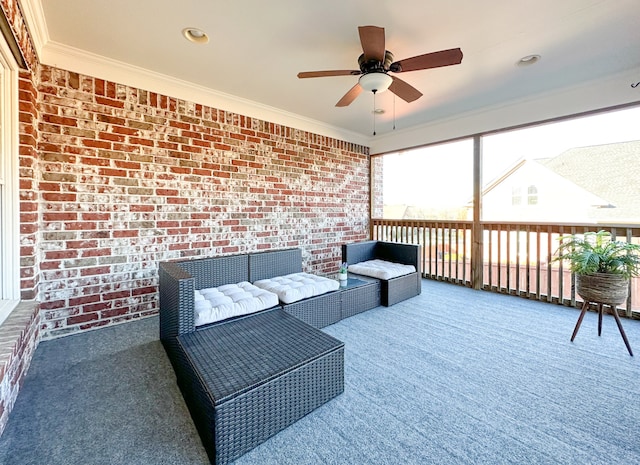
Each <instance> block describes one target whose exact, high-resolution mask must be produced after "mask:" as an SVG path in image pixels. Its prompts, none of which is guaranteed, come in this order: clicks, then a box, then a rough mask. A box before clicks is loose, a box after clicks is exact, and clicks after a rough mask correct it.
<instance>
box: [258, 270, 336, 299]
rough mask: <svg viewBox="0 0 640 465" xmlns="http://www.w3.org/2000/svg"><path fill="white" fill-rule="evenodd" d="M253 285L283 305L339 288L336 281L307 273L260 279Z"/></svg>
mask: <svg viewBox="0 0 640 465" xmlns="http://www.w3.org/2000/svg"><path fill="white" fill-rule="evenodd" d="M253 284H255V285H256V286H258V287H260V288H262V289H265V290H267V291H270V292H273V293H275V294H277V295H278V297H279V298H280V301H281V302H282V303H285V304H290V303H292V302H297V301H299V300H302V299H306V298H308V297H313V296H316V295H320V294H325V293H327V292H330V291H336V290H338V288H340V283H339V282H338V281H336V280H333V279H329V278H325V277H322V276H316V275H313V274H309V273H292V274H288V275H285V276H276V277H275V278H269V279H261V280H260V281H256V282H254V283H253Z"/></svg>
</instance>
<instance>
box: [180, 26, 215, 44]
mask: <svg viewBox="0 0 640 465" xmlns="http://www.w3.org/2000/svg"><path fill="white" fill-rule="evenodd" d="M182 35H183V36H184V38H185V39H187V40H188V41H189V42H194V43H196V44H206V43H207V42H209V36H208V35H207V33H206V32H204V31H202V30H200V29H198V28H196V27H187V28H184V29H183V30H182Z"/></svg>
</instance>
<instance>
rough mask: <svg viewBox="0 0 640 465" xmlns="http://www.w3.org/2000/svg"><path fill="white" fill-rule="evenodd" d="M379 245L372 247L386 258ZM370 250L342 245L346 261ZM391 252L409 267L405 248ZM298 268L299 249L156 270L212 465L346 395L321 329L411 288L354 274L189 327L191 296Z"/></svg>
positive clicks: (168, 334) (168, 331)
mask: <svg viewBox="0 0 640 465" xmlns="http://www.w3.org/2000/svg"><path fill="white" fill-rule="evenodd" d="M398 245H400V244H398ZM351 247H355V248H351ZM384 247H385V246H382V248H381V249H376V250H378V251H379V250H384V251H386V252H381V253H382V255H383V256H387V255H385V253H391V252H390V251H389V249H386V248H384ZM369 249H370V247H369V246H367V247H364V248H361V247H358V246H357V245H349V246H348V248H347V253H345V251H344V248H343V256H344V257H346V256H347V255H348V256H349V257H352V258H353V257H356V256H358V257H361V256H362V257H364V256H365V255H366V254H365V251H366V250H369ZM352 250H354V252H351V251H352ZM397 253H399V256H398V258H396V260H405V261H410V262H411V260H412V258H411V257H412V254H411V253H409V252H408V251H406V250H405V248H403V247H400V248H398V249H397ZM404 255H406V257H405V256H404ZM416 257H417V254H416ZM412 263H413V262H412ZM416 263H417V258H416ZM301 271H302V254H301V251H300V249H286V250H276V251H268V252H259V253H253V254H243V255H227V256H220V257H212V258H204V259H192V260H182V261H175V262H162V263H160V264H159V269H158V274H159V297H160V339H161V341H162V343H163V345H164V347H165V350H166V352H167V354H168V356H169V359H170V361H171V363H172V365H173V368H174V371H175V373H176V379H177V383H178V386H179V387H180V390H181V392H182V394H183V396H184V398H185V401H186V404H187V406H188V408H189V411H190V413H191V416H192V418H193V420H194V423H195V425H196V428H197V429H198V432H199V434H200V437H201V439H202V442H203V444H204V446H205V449H206V450H207V453H208V455H209V458H210V460H211V463H213V464H216V465H221V464H227V463H229V462H231V461H233V460H235V459H236V458H238V457H240V456H241V455H243V454H244V453H246V452H248V451H249V450H251V449H253V448H254V447H256V446H257V445H259V444H261V443H262V442H264V441H265V440H267V439H268V438H269V437H271V436H273V435H274V434H276V433H278V432H279V431H281V430H282V429H284V428H286V427H287V426H289V425H291V424H292V423H294V422H295V421H297V420H299V419H300V418H302V417H303V416H305V415H307V414H308V413H310V412H311V411H313V410H314V409H316V408H317V407H319V406H321V405H322V404H324V403H326V402H327V401H329V400H331V399H332V398H334V397H336V396H337V395H339V394H340V393H342V392H343V391H344V344H343V343H342V342H341V341H339V340H337V339H335V338H333V337H331V336H329V335H328V334H326V333H324V332H323V331H321V330H320V329H319V328H322V327H325V326H327V325H330V324H333V323H336V322H337V321H339V320H341V319H342V318H347V317H349V316H352V315H355V314H356V313H359V312H362V311H366V310H368V309H371V308H374V307H377V306H379V305H380V303H381V302H382V303H384V304H385V305H391V303H390V302H394V301H398V299H400V300H401V298H402V297H403V296H407V295H409V292H407V291H406V288H411V292H415V291H416V289H415V287H416V284H415V281H414V277H409V278H405V279H406V281H405V280H397V281H393V282H391V283H385V282H384V280H377V279H373V278H368V277H358V278H362V280H359V279H355V280H354V279H350V280H349V283H350V285H347V287H345V288H342V289H339V290H336V291H330V292H326V293H324V294H321V295H317V296H314V297H309V298H305V299H303V300H300V301H296V302H292V303H282V302H280V303H279V304H278V305H275V306H274V307H271V308H267V309H264V310H261V311H257V312H255V313H250V314H246V315H241V316H237V317H233V318H229V319H225V320H222V321H218V322H213V323H209V324H204V325H201V326H196V315H195V314H196V311H195V306H196V302H195V297H194V296H195V295H197V294H198V292H196V291H199V290H203V289H208V288H217V287H224V286H226V285H230V284H234V283H241V282H245V281H246V282H251V283H255V282H257V281H260V280H263V279H266V278H273V277H277V276H284V275H288V274H290V273H299V272H301ZM354 282H357V283H355V284H354ZM351 284H353V285H351ZM381 289H382V290H383V292H382V295H381ZM418 292H419V279H418ZM381 298H382V300H381ZM404 298H407V297H404Z"/></svg>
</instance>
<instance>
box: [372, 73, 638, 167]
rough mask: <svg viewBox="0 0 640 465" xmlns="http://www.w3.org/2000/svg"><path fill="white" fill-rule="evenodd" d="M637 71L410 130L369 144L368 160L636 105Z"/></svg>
mask: <svg viewBox="0 0 640 465" xmlns="http://www.w3.org/2000/svg"><path fill="white" fill-rule="evenodd" d="M639 74H640V67H639V68H636V69H634V70H628V71H625V72H622V73H619V74H617V75H614V76H608V77H605V78H601V79H595V80H591V81H586V82H584V83H583V84H582V85H579V86H572V87H566V88H563V89H556V90H553V91H549V92H544V93H540V94H537V95H530V96H527V97H525V98H522V99H517V100H512V101H509V102H503V103H500V104H498V105H493V106H491V107H483V108H479V109H477V110H473V111H469V112H466V113H462V114H458V115H455V116H452V117H449V118H443V119H440V120H437V121H432V122H429V123H425V124H422V125H420V126H414V127H410V128H406V129H401V130H399V131H394V133H392V134H382V135H380V136H377V137H376V138H375V139H372V140H371V141H370V154H372V155H376V154H382V153H390V152H395V151H398V150H406V149H409V148H413V147H421V146H425V145H428V144H433V143H439V142H443V141H449V140H455V139H462V138H465V137H472V136H474V135H479V134H486V133H490V132H495V131H499V130H504V129H510V128H515V127H519V126H524V125H527V124H536V123H541V122H544V121H549V120H553V119H557V118H563V117H567V116H572V115H580V114H582V113H588V112H593V111H597V110H601V109H603V108H613V107H616V106H621V105H628V104H634V103H639V104H640V87H638V88H633V87H632V86H631V84H632V83H634V82H637V80H638V75H639Z"/></svg>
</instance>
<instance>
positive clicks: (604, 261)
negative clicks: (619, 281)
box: [554, 230, 640, 278]
mask: <svg viewBox="0 0 640 465" xmlns="http://www.w3.org/2000/svg"><path fill="white" fill-rule="evenodd" d="M559 239H560V246H559V247H558V250H557V251H556V257H555V258H554V261H561V260H567V261H568V262H569V263H570V264H571V271H572V272H574V273H575V274H578V275H588V274H593V273H611V274H619V275H623V276H624V277H626V278H631V277H633V276H639V275H640V245H638V244H632V243H630V242H622V241H616V240H613V239H611V233H610V232H609V231H605V230H600V231H598V232H586V233H584V234H571V235H567V236H561V237H560V238H559Z"/></svg>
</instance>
